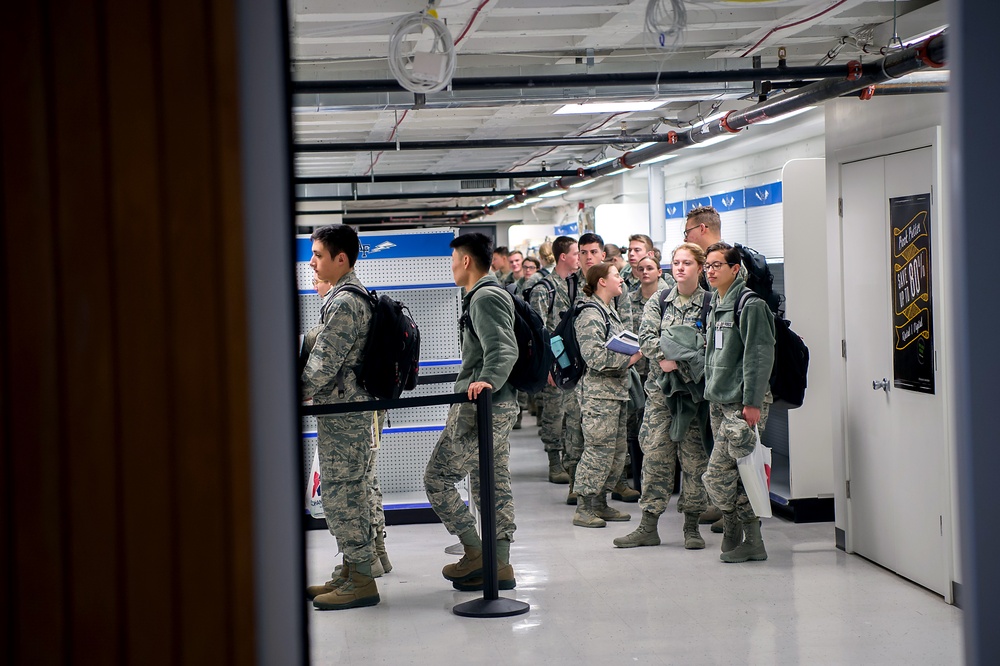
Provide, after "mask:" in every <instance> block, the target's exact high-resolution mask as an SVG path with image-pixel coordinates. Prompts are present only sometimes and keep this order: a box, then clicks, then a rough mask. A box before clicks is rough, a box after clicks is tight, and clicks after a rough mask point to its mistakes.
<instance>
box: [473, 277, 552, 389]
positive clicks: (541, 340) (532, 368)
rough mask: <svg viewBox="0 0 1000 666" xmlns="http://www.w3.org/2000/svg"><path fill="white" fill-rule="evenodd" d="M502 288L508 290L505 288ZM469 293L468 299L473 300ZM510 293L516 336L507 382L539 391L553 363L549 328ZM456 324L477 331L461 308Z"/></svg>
mask: <svg viewBox="0 0 1000 666" xmlns="http://www.w3.org/2000/svg"><path fill="white" fill-rule="evenodd" d="M493 286H495V285H489V284H486V285H481V286H479V287H476V289H473V290H472V293H475V292H476V291H477V290H478V289H481V288H482V287H493ZM501 289H503V290H504V291H506V292H507V293H508V294H510V292H509V291H508V290H507V289H505V288H501ZM471 295H472V294H470V300H469V302H470V303H471V302H472V300H471ZM510 297H511V299H513V301H514V339H516V340H517V361H516V362H515V363H514V368H513V369H512V370H511V371H510V376H509V377H508V378H507V383H508V384H510V385H511V386H513V387H514V388H515V389H517V390H518V391H524V392H525V393H538V392H539V391H541V390H542V389H543V388H545V385H546V384H547V383H548V379H549V369H550V368H551V367H552V361H553V359H552V349H551V347H550V346H549V332H548V330H546V328H545V322H543V321H542V318H541V317H540V316H539V315H538V313H537V312H535V309H534V308H533V307H531V306H530V305H529V304H528V303H527V302H525V300H524V299H523V298H521V297H520V296H515V295H514V294H510ZM459 326H461V327H463V328H467V329H468V330H469V333H471V334H472V335H476V331H475V329H474V328H473V327H472V318H471V317H470V316H469V313H468V311H467V310H463V312H462V317H461V319H459ZM476 337H479V336H478V335H477V336H476Z"/></svg>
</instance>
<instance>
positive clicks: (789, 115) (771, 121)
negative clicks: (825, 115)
mask: <svg viewBox="0 0 1000 666" xmlns="http://www.w3.org/2000/svg"><path fill="white" fill-rule="evenodd" d="M815 108H816V107H815V106H807V107H805V108H804V109H798V110H797V111H792V112H791V113H786V114H784V115H783V116H778V117H777V118H768V119H767V120H762V121H760V122H759V123H754V125H773V124H774V123H780V122H781V121H783V120H788V119H789V118H794V117H795V116H798V115H801V114H803V113H805V112H806V111H812V110H813V109H815Z"/></svg>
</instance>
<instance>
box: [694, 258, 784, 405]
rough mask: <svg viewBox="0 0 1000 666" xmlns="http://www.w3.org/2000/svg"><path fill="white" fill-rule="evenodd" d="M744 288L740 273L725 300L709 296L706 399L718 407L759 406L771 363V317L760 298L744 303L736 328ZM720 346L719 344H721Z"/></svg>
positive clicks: (772, 319) (763, 394)
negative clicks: (737, 310)
mask: <svg viewBox="0 0 1000 666" xmlns="http://www.w3.org/2000/svg"><path fill="white" fill-rule="evenodd" d="M745 286H746V281H745V280H744V279H743V276H742V274H740V275H737V276H736V280H734V281H733V284H732V285H731V286H730V287H729V290H728V291H727V292H726V296H725V298H722V299H720V298H719V293H718V292H715V294H714V295H713V296H712V309H711V311H710V312H709V313H708V326H707V336H706V337H707V338H708V347H707V349H706V354H705V399H706V400H709V401H711V402H714V403H717V404H723V405H728V404H734V403H741V404H743V405H746V406H748V407H758V408H759V407H761V406H762V405H763V404H764V398H765V396H766V395H767V392H768V389H769V381H770V378H771V364H772V363H773V362H774V315H772V314H771V311H770V310H769V309H768V307H767V303H765V302H764V301H762V300H761V299H759V298H751V299H750V300H749V301H747V304H746V306H745V307H744V308H743V312H741V313H740V326H739V328H738V329H737V328H736V325H735V310H736V302H737V300H738V299H739V296H740V292H741V291H743V287H745ZM720 343H721V344H720Z"/></svg>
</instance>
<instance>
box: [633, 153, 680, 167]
mask: <svg viewBox="0 0 1000 666" xmlns="http://www.w3.org/2000/svg"><path fill="white" fill-rule="evenodd" d="M675 157H677V155H675V154H673V153H668V154H667V155H660V156H659V157H654V158H653V159H651V160H644V161H643V162H641V164H642V165H647V164H656V163H657V162H666V161H667V160H672V159H674V158H675Z"/></svg>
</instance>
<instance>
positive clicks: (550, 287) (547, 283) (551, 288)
mask: <svg viewBox="0 0 1000 666" xmlns="http://www.w3.org/2000/svg"><path fill="white" fill-rule="evenodd" d="M538 285H544V287H545V291H547V292H548V293H549V309H548V314H552V307H553V306H554V305H555V304H556V286H555V285H554V284H552V280H550V279H549V277H548V276H545V277H543V278H542V279H541V280H539V281H538V283H537V284H535V286H536V287H537V286H538Z"/></svg>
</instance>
